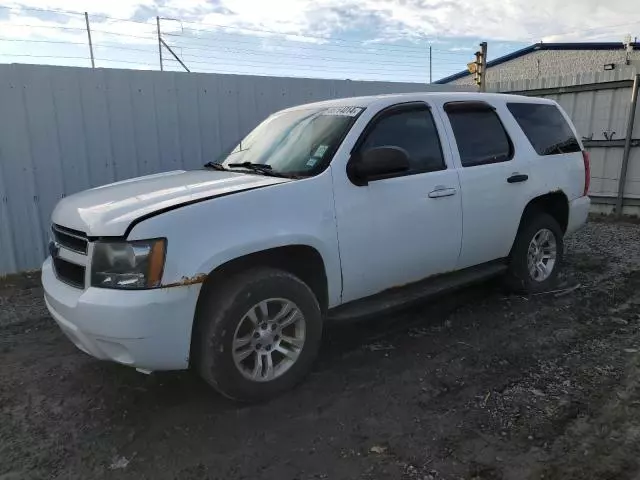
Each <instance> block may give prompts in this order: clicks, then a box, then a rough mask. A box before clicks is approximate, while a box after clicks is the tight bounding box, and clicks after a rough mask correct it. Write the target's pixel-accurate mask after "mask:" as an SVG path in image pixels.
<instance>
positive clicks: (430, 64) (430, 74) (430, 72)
mask: <svg viewBox="0 0 640 480" xmlns="http://www.w3.org/2000/svg"><path fill="white" fill-rule="evenodd" d="M429 83H433V64H432V62H431V45H429Z"/></svg>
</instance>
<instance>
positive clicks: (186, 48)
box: [173, 45, 427, 67]
mask: <svg viewBox="0 0 640 480" xmlns="http://www.w3.org/2000/svg"><path fill="white" fill-rule="evenodd" d="M173 47H174V48H176V49H182V50H197V51H205V52H211V49H207V48H198V47H185V46H182V45H173ZM222 49H223V50H224V51H225V52H231V53H243V54H248V55H259V56H262V57H264V55H265V53H266V52H265V51H262V52H260V51H252V50H243V49H235V48H227V47H222ZM268 53H269V55H275V56H285V57H294V58H306V59H311V60H330V61H333V62H339V63H353V62H354V61H363V60H354V59H339V58H335V57H318V56H313V55H299V54H297V53H285V52H268ZM198 56H199V57H207V55H200V54H198ZM426 61H427V59H426V58H425V62H426ZM376 63H379V64H386V65H407V66H415V67H425V66H426V63H423V64H416V63H413V64H412V63H406V62H399V61H398V62H396V61H384V60H379V61H377V62H376Z"/></svg>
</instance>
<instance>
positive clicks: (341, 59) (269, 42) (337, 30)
mask: <svg viewBox="0 0 640 480" xmlns="http://www.w3.org/2000/svg"><path fill="white" fill-rule="evenodd" d="M636 3H637V2H632V1H631V0H608V2H607V3H606V4H604V3H602V2H601V0H537V1H536V2H535V3H532V2H531V0H268V1H267V0H105V1H101V2H97V1H93V2H88V1H87V0H10V2H9V3H4V4H3V6H0V37H2V38H5V39H6V38H10V39H13V40H17V39H23V40H37V41H38V42H42V41H52V42H69V45H71V46H73V48H74V49H75V50H74V51H71V50H72V49H71V48H69V49H67V50H61V47H60V43H53V44H46V43H36V42H34V43H28V42H2V41H0V59H1V58H2V56H3V54H4V55H7V56H10V55H16V54H22V53H26V54H31V53H33V54H34V55H51V56H55V55H60V56H61V58H62V56H66V55H68V56H72V55H77V56H78V57H77V58H79V59H80V58H81V57H84V58H86V55H87V46H86V31H85V24H84V16H83V15H82V13H80V14H78V15H73V14H65V13H60V12H58V13H56V12H49V13H47V12H45V11H40V10H35V11H29V10H26V9H28V8H32V9H41V10H59V11H75V12H83V11H84V10H88V11H89V14H90V19H91V27H92V34H93V41H94V44H96V45H97V52H96V56H97V57H98V58H100V57H102V59H101V62H99V65H103V66H110V64H109V63H108V62H107V61H108V60H109V59H119V60H122V61H124V62H127V64H126V65H128V64H129V62H133V63H131V65H136V62H139V64H140V65H143V64H147V65H156V64H157V61H158V59H157V50H156V47H157V38H156V36H155V35H156V32H155V29H156V25H155V16H156V15H160V16H161V17H164V18H165V19H163V20H162V31H163V33H164V34H165V35H166V37H165V38H166V40H167V41H168V42H169V43H170V44H172V45H173V46H174V47H176V49H181V50H179V51H180V52H182V53H183V54H184V55H185V57H186V58H189V56H190V60H191V61H193V62H194V63H195V64H198V62H200V61H201V60H202V58H200V57H203V56H204V57H206V56H207V55H211V56H209V57H207V58H210V59H211V60H205V61H204V63H202V62H200V65H205V66H203V67H202V69H203V70H204V69H205V68H217V63H220V64H225V62H226V65H227V66H229V65H234V62H235V65H237V67H238V71H241V68H245V67H246V69H247V70H249V71H251V67H250V64H251V63H253V64H255V65H254V67H255V68H254V70H264V68H262V65H264V66H265V68H266V67H268V66H269V65H270V64H274V65H277V64H279V63H281V64H282V65H281V67H280V68H281V70H282V69H284V71H285V72H286V71H287V70H286V69H287V68H289V71H290V70H291V68H290V66H291V64H292V63H294V62H296V60H297V59H296V57H293V58H292V55H295V54H296V53H299V54H300V55H299V57H300V59H305V60H300V61H299V63H300V64H301V65H302V64H304V63H305V62H307V63H309V60H308V59H310V58H311V59H312V58H313V56H314V55H315V56H317V57H322V56H324V57H330V58H327V59H326V60H331V59H335V62H334V63H330V62H320V64H321V65H322V67H323V68H325V69H326V70H330V69H331V68H333V69H335V71H339V70H340V69H342V70H341V71H343V72H344V71H346V70H348V69H349V68H350V65H351V64H350V63H349V62H348V61H347V60H352V59H353V60H354V63H353V71H354V72H358V71H359V70H358V69H360V71H362V72H364V71H365V69H366V68H367V67H369V68H371V70H372V72H371V76H375V72H373V70H374V69H378V70H384V71H386V72H387V73H386V75H388V76H390V77H391V76H393V75H394V74H396V73H397V71H398V70H396V69H392V68H390V67H388V65H391V64H392V63H393V62H394V61H395V62H403V61H406V63H407V64H411V63H413V65H414V66H415V68H414V67H411V68H413V69H414V70H415V72H418V73H416V74H413V77H416V75H417V76H421V75H423V72H424V71H425V69H424V65H420V63H421V62H422V63H424V61H425V58H426V50H425V51H424V54H423V52H422V51H421V50H419V49H420V48H423V47H424V46H426V44H433V45H434V51H435V49H438V50H439V53H436V54H435V58H436V59H438V61H439V62H440V65H441V68H442V69H447V70H453V71H456V70H461V69H463V68H464V65H465V63H466V62H467V60H468V58H467V57H469V56H470V55H471V53H472V52H473V51H474V50H475V49H476V48H477V47H476V46H475V43H476V42H477V39H478V38H481V39H486V40H487V41H489V45H490V51H491V49H492V45H493V46H494V47H493V51H494V52H496V51H500V52H501V53H505V49H504V48H502V47H501V42H503V41H505V42H508V41H509V42H513V41H516V42H525V43H529V42H537V41H541V40H543V41H545V42H553V41H560V42H564V41H588V40H598V41H604V40H607V41H621V40H622V38H623V37H624V35H625V34H627V33H631V34H632V36H634V35H635V34H640V10H639V9H638V8H637V5H636ZM3 7H4V8H3ZM6 7H10V8H6ZM25 8H26V9H25ZM108 17H111V18H108ZM170 18H173V19H179V20H180V21H174V20H170ZM126 20H129V21H126ZM172 35H178V36H172ZM216 35H217V37H216ZM639 36H640V35H639ZM341 38H347V39H352V40H351V42H354V39H356V38H357V39H358V42H360V44H359V45H358V42H356V43H344V42H342V41H340V40H339V39H341ZM452 39H453V43H452ZM471 39H473V40H471ZM235 42H237V43H238V46H237V47H236V46H235ZM398 42H401V43H402V44H403V45H404V46H406V44H407V42H413V43H414V44H415V47H416V48H415V49H414V50H411V49H409V50H406V49H405V50H404V52H408V53H407V54H406V55H405V54H403V53H402V52H403V51H400V50H396V51H392V50H389V49H391V47H389V46H388V44H391V43H398ZM443 43H444V45H445V46H442V44H443ZM385 44H387V45H386V46H385ZM438 44H440V45H438ZM109 45H111V46H118V47H119V48H121V49H124V50H117V49H112V50H108V46H109ZM510 45H512V44H510ZM314 48H315V50H314ZM384 48H389V49H388V50H381V49H384ZM207 49H211V50H212V51H209V52H208V51H207ZM445 49H446V50H445ZM125 50H126V51H125ZM140 50H141V51H140ZM42 52H44V53H42ZM69 52H71V53H69ZM145 52H146V53H145ZM225 52H226V53H225ZM380 52H383V53H380ZM263 53H264V58H260V56H261V55H262V54H263ZM411 54H413V55H411ZM287 55H288V56H287ZM216 56H217V57H221V56H222V57H223V58H222V59H220V58H214V57H216ZM490 56H493V55H491V53H490ZM365 57H366V58H365ZM380 58H381V59H382V60H383V61H384V62H385V65H386V66H383V64H382V63H379V64H378V65H376V62H377V60H379V59H380ZM219 60H224V61H220V62H219ZM3 61H4V60H3ZM10 61H16V60H10ZM207 62H210V65H206V63H207ZM264 62H270V63H266V64H265V63H264ZM119 66H122V65H119ZM407 66H409V65H407ZM401 67H404V65H401ZM178 68H179V67H178ZM269 68H270V67H269ZM274 68H275V67H274ZM243 72H244V73H246V71H243ZM269 72H270V73H273V71H272V70H269ZM407 75H410V73H407Z"/></svg>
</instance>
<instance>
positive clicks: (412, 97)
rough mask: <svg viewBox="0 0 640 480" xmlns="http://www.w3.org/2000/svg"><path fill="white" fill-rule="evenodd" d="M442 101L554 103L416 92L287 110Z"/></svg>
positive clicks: (507, 96) (502, 95)
mask: <svg viewBox="0 0 640 480" xmlns="http://www.w3.org/2000/svg"><path fill="white" fill-rule="evenodd" d="M430 99H431V100H440V101H443V100H444V101H450V102H455V101H464V100H467V101H469V100H484V101H488V102H491V101H496V100H499V101H501V102H505V101H511V102H513V101H519V102H527V103H553V102H551V101H550V100H547V99H544V98H534V97H526V96H523V95H511V94H507V93H480V92H416V93H392V94H384V95H369V96H366V97H347V98H337V99H334V100H325V101H322V102H314V103H307V104H303V105H297V106H295V107H291V108H288V109H286V110H285V111H288V110H298V109H306V108H325V107H327V108H328V107H370V106H386V105H392V104H394V103H402V102H412V101H420V100H430Z"/></svg>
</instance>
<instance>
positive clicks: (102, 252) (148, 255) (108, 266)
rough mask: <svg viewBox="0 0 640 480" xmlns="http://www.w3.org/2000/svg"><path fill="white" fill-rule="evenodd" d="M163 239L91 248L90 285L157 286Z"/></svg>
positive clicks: (101, 245) (164, 242)
mask: <svg viewBox="0 0 640 480" xmlns="http://www.w3.org/2000/svg"><path fill="white" fill-rule="evenodd" d="M165 247H166V240H165V239H164V238H161V239H155V240H136V241H132V242H124V241H122V242H97V243H96V244H95V245H94V247H93V259H92V262H91V286H92V287H102V288H121V289H141V288H154V287H159V286H160V281H161V280H162V270H163V268H164V257H165Z"/></svg>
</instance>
